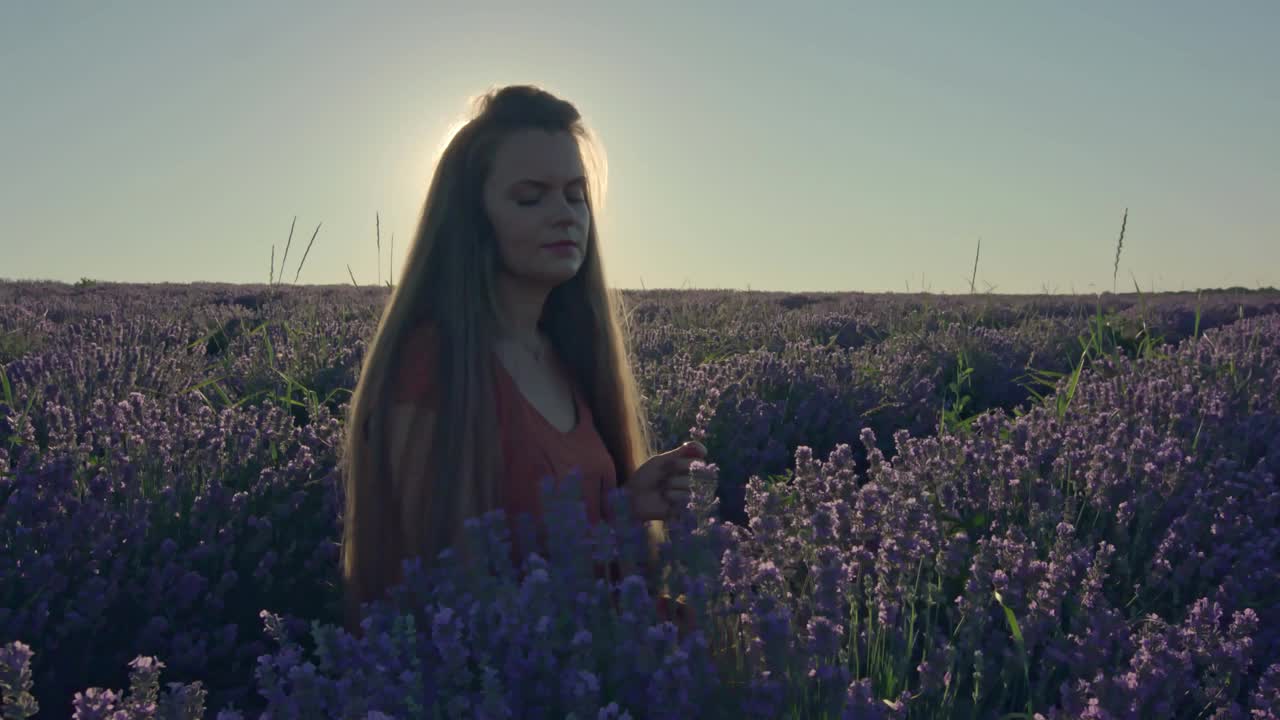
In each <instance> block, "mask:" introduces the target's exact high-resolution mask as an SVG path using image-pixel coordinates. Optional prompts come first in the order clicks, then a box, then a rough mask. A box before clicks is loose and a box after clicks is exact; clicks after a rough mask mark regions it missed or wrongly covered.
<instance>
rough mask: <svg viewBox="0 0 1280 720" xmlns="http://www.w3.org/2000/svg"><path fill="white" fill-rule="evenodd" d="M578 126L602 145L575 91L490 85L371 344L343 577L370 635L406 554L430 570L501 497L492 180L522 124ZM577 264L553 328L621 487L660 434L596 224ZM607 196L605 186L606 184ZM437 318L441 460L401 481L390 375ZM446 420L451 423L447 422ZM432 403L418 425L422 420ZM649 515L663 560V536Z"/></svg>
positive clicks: (452, 148) (436, 444)
mask: <svg viewBox="0 0 1280 720" xmlns="http://www.w3.org/2000/svg"><path fill="white" fill-rule="evenodd" d="M527 129H542V130H546V131H548V132H560V131H564V132H569V133H571V134H572V135H573V136H574V137H575V138H576V139H577V141H578V146H579V148H580V150H582V151H583V153H584V155H586V154H590V156H591V158H592V159H595V158H597V157H599V156H598V155H596V154H595V153H594V151H596V150H598V148H595V147H593V145H594V144H595V142H594V137H593V135H592V133H591V132H590V131H589V130H588V129H587V128H586V127H585V126H584V125H583V123H582V119H581V116H580V115H579V113H578V110H577V109H576V108H575V107H574V106H573V105H572V104H571V103H569V102H567V101H565V100H561V99H559V98H557V97H555V96H554V95H552V94H550V93H548V92H546V91H544V90H542V89H540V88H537V87H534V86H529V85H515V86H507V87H503V88H500V89H497V90H491V91H490V92H488V93H486V94H484V95H482V96H480V97H479V98H478V100H476V101H475V105H474V110H473V116H472V117H471V118H470V119H469V120H468V121H467V122H466V123H465V124H463V125H462V126H461V128H459V129H458V131H457V132H456V133H455V134H454V135H453V137H452V138H451V139H450V140H449V143H448V144H447V145H446V146H445V148H444V150H443V152H442V153H441V155H440V157H439V160H438V163H437V165H436V168H435V172H434V174H433V176H432V178H431V184H430V187H429V189H428V191H427V197H426V201H425V203H424V205H423V209H422V215H421V220H420V221H419V223H418V228H417V231H416V233H415V234H414V238H413V242H412V245H411V247H410V249H409V255H408V258H407V260H406V262H405V264H404V268H403V271H402V273H401V275H400V277H399V282H398V284H397V285H396V286H395V288H394V290H393V291H392V293H391V297H390V301H389V302H388V303H387V305H386V307H385V308H384V310H383V313H382V317H381V320H380V321H379V324H378V328H377V331H376V333H375V334H374V337H373V340H372V342H371V343H370V345H369V346H368V349H367V351H366V354H365V356H364V359H363V365H362V368H361V371H360V378H359V381H358V383H357V385H356V389H355V392H354V394H353V395H352V397H351V400H350V404H349V406H348V411H347V419H346V423H347V424H346V434H345V439H344V445H343V453H342V458H341V465H340V470H341V472H342V475H343V488H344V491H345V508H344V515H343V530H342V552H341V558H342V559H341V563H342V580H343V589H344V600H345V613H346V625H347V629H348V630H349V631H351V632H353V633H357V634H359V633H360V630H359V626H358V623H359V619H360V605H361V604H362V603H366V602H370V601H373V600H377V599H386V595H385V593H386V591H387V590H388V589H389V588H390V587H392V586H394V585H396V584H398V583H400V582H401V581H402V577H401V566H400V564H401V562H402V561H403V560H404V559H406V558H408V557H412V556H418V557H420V558H421V560H422V563H423V566H424V568H429V567H431V566H432V565H433V564H434V562H435V561H436V559H437V555H438V554H439V552H440V551H441V550H443V549H444V548H445V547H448V546H457V545H458V541H459V540H460V539H461V537H462V527H463V521H464V520H465V519H466V518H470V517H475V516H478V515H480V514H482V513H484V512H487V511H489V510H492V509H496V508H497V507H499V506H500V503H501V498H500V497H499V493H498V488H499V480H500V479H499V477H498V472H499V469H500V468H501V467H502V465H501V460H500V454H501V447H500V445H499V443H498V442H497V439H498V438H497V430H498V424H497V416H496V411H495V406H494V399H495V398H494V392H495V389H494V387H493V383H492V374H491V369H492V359H491V355H490V353H489V351H488V350H489V342H490V339H491V338H492V337H493V335H494V333H495V332H496V329H497V322H498V304H497V295H496V288H495V276H496V271H497V267H498V256H497V246H496V238H495V236H494V230H493V227H492V225H491V224H490V222H489V219H488V216H487V215H486V213H485V211H484V205H483V199H482V198H483V187H484V183H485V180H486V178H487V177H488V174H489V173H490V172H491V171H492V168H493V162H494V156H495V152H496V150H497V148H498V146H499V144H500V143H501V142H502V141H503V139H505V138H506V137H507V136H508V135H510V134H511V133H513V132H516V131H520V130H527ZM587 176H588V183H589V185H591V186H592V187H590V188H589V190H588V193H587V196H588V203H589V205H588V207H589V208H591V209H592V211H593V212H592V215H593V221H592V222H591V224H590V227H589V231H588V245H587V251H586V255H585V258H584V260H583V264H582V266H581V268H580V269H579V271H578V273H577V275H575V276H574V277H573V278H572V279H571V280H569V281H567V282H565V283H563V284H562V285H560V286H558V287H556V288H555V289H554V290H553V291H552V292H551V294H550V296H549V297H548V298H547V301H546V305H545V307H544V312H543V316H542V322H541V324H542V327H543V328H544V330H545V331H546V333H547V335H548V336H549V337H550V340H551V342H552V344H553V346H554V347H555V349H556V352H557V353H558V354H559V355H560V357H561V358H563V359H564V362H565V364H566V365H567V366H568V368H569V370H570V372H571V373H572V374H573V375H574V380H575V381H576V382H577V383H578V384H579V387H581V388H582V389H583V392H584V395H585V400H586V401H587V402H588V403H589V406H590V408H591V413H592V415H593V417H594V418H595V422H596V428H597V430H598V431H599V433H600V436H601V437H602V439H603V440H604V444H605V446H606V447H607V448H608V450H609V452H610V454H611V455H612V457H613V460H614V463H615V465H616V471H617V478H618V484H619V486H622V485H625V483H626V481H627V479H628V478H629V477H630V476H631V474H632V473H633V472H634V471H635V469H636V467H637V466H638V465H639V464H640V463H641V462H643V461H644V460H645V459H647V458H648V457H649V456H650V455H651V454H652V453H653V449H652V438H651V435H650V433H649V428H648V423H647V421H646V418H645V413H644V410H643V407H642V403H641V397H640V394H639V391H638V389H637V386H636V382H635V378H634V375H633V373H632V366H631V359H630V347H629V344H628V333H627V329H626V327H625V324H626V314H625V312H624V307H623V299H622V296H621V293H620V292H618V291H616V290H610V289H608V288H607V287H606V285H605V272H604V264H603V262H602V259H601V256H600V243H599V239H598V233H597V229H596V225H597V223H596V222H595V221H594V215H595V212H594V211H595V208H596V205H595V204H594V202H595V201H594V199H593V195H594V192H595V191H594V186H595V184H596V181H601V182H600V187H601V188H602V187H603V182H602V181H603V177H600V178H597V177H596V176H595V173H594V172H592V171H590V170H589V171H588V173H587ZM600 192H601V194H602V193H603V191H602V190H601V191H600ZM424 322H428V323H430V324H431V326H432V327H433V328H434V330H435V337H436V338H437V340H438V343H437V345H436V346H435V347H433V348H432V350H433V351H434V352H436V353H437V357H438V363H437V368H436V372H437V375H436V377H435V378H434V380H435V386H436V387H437V388H439V393H438V397H437V398H436V400H437V402H436V404H435V407H434V408H433V409H434V411H435V412H436V413H437V417H438V418H442V420H441V421H439V422H436V423H435V429H434V432H433V436H432V444H431V448H432V453H431V457H430V458H428V459H427V460H426V461H425V466H424V467H420V468H411V469H409V470H407V471H406V472H405V473H404V474H403V475H402V477H405V478H407V480H406V481H405V483H404V486H403V487H394V486H393V483H392V479H391V476H390V464H389V461H388V451H389V450H388V447H387V432H386V423H387V416H388V410H389V409H390V404H391V399H392V395H393V393H394V391H395V388H394V387H392V382H391V381H390V380H391V378H392V377H393V373H394V372H395V370H396V368H397V367H398V363H399V362H400V361H401V352H402V349H403V348H404V347H405V344H406V343H407V342H408V340H409V336H410V334H411V332H413V331H414V329H415V328H417V327H419V326H420V325H421V324H422V323H424ZM446 418H447V420H445V419H446ZM422 419H423V413H419V414H418V418H417V420H416V421H415V422H414V423H412V425H413V426H417V425H419V421H421V420H422ZM664 532H665V528H664V527H663V525H662V523H660V522H654V523H650V525H649V528H648V538H649V542H650V557H651V558H652V557H654V548H655V543H657V542H659V541H660V540H661V538H662V537H663V536H664Z"/></svg>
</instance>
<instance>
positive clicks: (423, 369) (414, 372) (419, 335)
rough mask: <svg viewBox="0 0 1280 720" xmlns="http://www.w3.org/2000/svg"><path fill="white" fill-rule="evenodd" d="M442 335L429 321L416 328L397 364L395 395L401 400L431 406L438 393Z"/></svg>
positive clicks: (400, 350)
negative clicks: (437, 378) (438, 367)
mask: <svg viewBox="0 0 1280 720" xmlns="http://www.w3.org/2000/svg"><path fill="white" fill-rule="evenodd" d="M439 353H440V333H439V331H438V330H437V329H436V327H435V326H434V325H433V324H431V323H429V322H421V323H418V324H416V325H414V326H412V327H411V328H410V329H409V331H408V332H407V334H406V335H405V337H404V339H403V341H402V342H401V343H400V347H399V348H398V349H397V352H396V358H395V361H394V363H393V370H392V382H393V383H394V386H395V390H394V393H393V394H394V395H395V397H396V398H398V399H399V400H401V401H407V402H413V403H429V402H431V401H432V400H433V399H434V395H435V391H436V382H437V381H436V373H437V369H436V368H437V366H438V357H439Z"/></svg>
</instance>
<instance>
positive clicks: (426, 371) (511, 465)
mask: <svg viewBox="0 0 1280 720" xmlns="http://www.w3.org/2000/svg"><path fill="white" fill-rule="evenodd" d="M437 340H438V336H437V334H436V333H435V331H434V328H431V327H430V326H422V327H419V328H417V329H416V330H415V331H414V332H413V333H412V335H411V337H410V339H409V340H408V342H407V343H406V348H405V352H404V355H403V356H402V357H401V362H400V363H399V367H398V371H397V372H396V390H395V394H396V396H397V398H399V399H401V400H402V401H409V402H413V403H417V404H422V405H426V406H429V405H432V404H434V402H435V387H434V385H435V348H436V347H437ZM557 362H558V359H557ZM560 367H561V369H562V371H564V372H565V375H566V376H568V377H569V378H570V383H571V385H572V390H573V400H574V405H575V406H576V407H577V417H578V422H577V424H576V425H575V426H574V427H573V429H571V430H569V431H568V432H562V431H560V430H559V429H558V428H556V427H555V426H554V425H552V424H551V422H550V421H548V420H547V419H546V417H544V416H543V415H542V413H541V412H540V411H539V410H538V409H537V408H536V407H534V406H533V405H532V404H531V403H530V402H529V401H528V399H527V398H525V396H524V393H523V392H521V391H520V388H519V386H518V385H516V382H515V380H514V379H513V378H512V377H511V375H510V374H509V373H508V372H507V370H506V368H505V367H504V366H503V365H502V363H501V362H500V361H499V359H498V357H497V355H496V354H494V356H493V383H494V389H495V393H494V395H495V401H496V404H497V416H498V434H499V438H500V442H501V443H502V457H503V468H502V470H503V472H502V485H501V491H500V492H501V497H502V503H503V505H502V506H503V510H504V511H505V513H506V517H507V523H508V527H509V529H510V531H511V537H512V548H511V561H512V564H513V565H515V567H516V568H517V569H518V568H519V567H520V563H521V560H523V557H524V553H523V552H522V548H518V547H516V544H517V543H516V540H515V530H516V517H517V516H518V515H519V514H520V513H528V514H529V515H530V516H531V517H532V518H533V519H534V521H535V524H537V520H538V519H539V518H541V517H542V512H543V509H542V501H541V497H540V496H539V486H540V483H541V481H542V479H543V478H544V477H546V476H548V475H550V476H553V477H555V478H556V480H557V482H560V481H561V480H562V479H563V478H564V477H565V476H567V475H568V474H569V473H570V472H571V471H572V470H574V469H578V470H580V471H581V473H582V485H581V488H582V500H583V503H584V505H585V510H586V516H587V523H588V524H589V525H595V524H596V523H598V522H600V520H601V519H602V518H604V519H612V518H613V512H612V510H611V509H610V508H609V507H608V496H609V492H610V491H611V490H613V489H615V488H616V487H617V486H618V484H617V472H616V470H615V468H614V464H613V457H612V455H611V454H610V453H609V449H608V448H607V447H606V446H605V444H604V440H603V439H602V438H601V437H600V433H599V432H598V431H597V430H596V424H595V418H594V416H593V415H592V413H591V407H590V405H589V404H588V403H587V402H586V401H585V397H584V395H583V393H582V391H581V387H580V385H579V384H578V382H577V380H576V378H573V376H572V373H569V372H567V370H566V369H565V368H564V366H563V365H562V364H561V365H560ZM515 438H519V440H518V441H514V442H513V439H515ZM538 541H539V544H540V545H542V546H543V547H544V548H545V542H546V537H545V531H543V530H541V529H539V538H538ZM544 557H545V553H544ZM595 565H596V567H595V576H596V577H597V578H604V577H606V573H608V572H610V571H612V574H613V577H614V579H615V581H616V580H617V579H619V577H620V576H619V571H618V566H617V563H616V562H614V563H610V564H609V566H608V567H605V566H602V565H600V564H599V563H596V564H595ZM614 603H615V607H616V604H617V596H616V594H615V596H614ZM655 606H656V608H657V611H658V616H659V618H661V619H662V620H673V622H676V623H677V624H678V625H679V626H680V628H681V636H683V635H684V634H685V633H686V632H688V631H690V630H692V629H693V628H694V627H696V624H695V623H693V618H692V615H691V612H690V611H689V610H688V608H687V607H686V606H684V605H683V604H678V605H677V611H676V616H677V617H676V618H672V617H671V612H670V607H669V601H668V598H667V597H665V596H660V597H658V598H656V599H655Z"/></svg>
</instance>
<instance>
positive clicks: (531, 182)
mask: <svg viewBox="0 0 1280 720" xmlns="http://www.w3.org/2000/svg"><path fill="white" fill-rule="evenodd" d="M586 182H587V179H586V178H585V177H583V176H582V175H579V176H578V177H576V178H573V179H572V180H570V181H569V182H568V183H567V184H569V185H573V184H574V183H582V184H584V185H585V184H586ZM516 185H533V186H535V187H539V188H543V189H546V188H549V187H551V183H548V182H546V181H543V180H538V179H536V178H522V179H520V180H517V181H515V182H514V183H512V186H513V187H514V186H516Z"/></svg>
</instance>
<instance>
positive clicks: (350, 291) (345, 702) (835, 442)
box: [0, 282, 1280, 720]
mask: <svg viewBox="0 0 1280 720" xmlns="http://www.w3.org/2000/svg"><path fill="white" fill-rule="evenodd" d="M388 292H389V291H388V290H387V289H386V288H357V287H350V286H348V287H311V288H301V287H279V286H271V287H269V286H229V285H154V286H142V285H109V284H104V285H88V284H86V285H85V286H82V287H73V286H69V285H65V284H58V283H38V282H18V283H5V284H0V518H2V522H0V691H2V693H3V697H2V698H0V705H2V707H3V710H0V717H3V718H4V719H5V720H10V719H12V718H26V717H32V716H35V717H38V718H62V717H75V718H83V719H88V718H111V719H112V720H118V719H121V718H144V717H145V718H192V717H200V718H203V717H208V718H221V719H223V720H229V719H230V718H250V717H253V718H257V717H271V718H328V717H334V718H339V717H340V718H524V717H528V718H566V717H573V718H577V719H578V720H585V719H586V718H623V717H631V718H636V719H637V720H638V719H639V718H695V717H696V718H719V717H725V718H738V717H750V718H783V717H785V718H877V717H883V718H951V717H956V718H992V717H1025V718H1032V717H1041V718H1055V719H1056V718H1165V717H1170V718H1173V717H1176V718H1202V717H1203V718H1280V480H1278V478H1280V294H1277V293H1267V292H1247V291H1238V292H1215V293H1204V294H1202V295H1196V294H1177V295H1169V294H1162V295H1155V296H1143V295H1139V294H1126V295H1110V294H1106V295H1103V296H1101V297H1098V296H1087V297H1062V296H1048V295H1042V296H1023V297H1013V296H990V295H971V296H939V295H870V294H856V293H847V294H807V295H794V294H785V293H761V292H729V291H725V292H718V291H644V292H639V291H637V292H631V291H628V292H627V293H625V295H626V300H627V303H628V307H630V308H631V309H632V311H633V313H632V317H631V323H632V327H631V340H632V344H633V350H634V353H635V355H636V359H637V372H638V375H639V380H640V384H641V388H642V390H643V392H644V393H645V395H646V398H647V402H648V409H649V412H650V415H651V421H652V425H653V430H654V432H655V437H656V439H657V444H658V445H659V449H666V448H669V447H673V446H675V445H676V444H678V443H679V442H681V441H683V440H685V439H688V438H690V437H695V438H698V439H701V440H702V441H703V442H704V444H705V445H706V446H707V448H708V451H709V453H708V454H709V457H708V461H709V462H710V463H712V465H711V466H710V469H711V471H712V472H713V474H714V475H715V477H716V478H717V482H716V485H715V487H706V488H700V489H698V492H696V493H695V497H694V500H693V502H692V503H691V505H690V507H689V509H688V511H687V512H686V513H685V514H684V516H683V518H682V521H681V522H679V523H676V524H674V525H673V526H672V527H671V528H670V537H671V542H670V544H669V546H668V547H664V554H663V558H662V567H663V570H664V573H665V575H664V576H665V579H666V582H667V584H668V586H669V588H670V590H671V592H672V594H673V595H684V596H685V598H686V599H687V602H688V604H689V606H690V607H691V608H693V609H694V610H695V614H696V617H697V618H698V620H697V629H696V631H694V632H690V633H684V632H679V631H678V628H677V627H676V626H674V625H672V624H671V623H667V622H659V620H658V618H657V616H656V615H655V611H654V607H653V603H652V602H651V598H650V597H649V595H648V590H647V588H646V586H645V583H644V581H643V580H642V579H641V578H639V577H628V578H626V579H625V580H624V581H623V582H622V583H621V584H620V586H619V587H618V588H616V590H617V591H618V596H619V597H620V599H621V603H620V607H621V610H620V612H614V611H613V609H612V606H611V605H610V594H611V592H612V591H613V590H614V588H610V587H609V586H607V585H606V584H605V583H604V582H603V581H601V582H599V583H597V582H596V581H595V580H594V578H593V577H592V576H591V573H590V570H589V567H588V562H589V558H591V557H595V558H606V559H607V558H609V557H616V556H618V555H621V556H624V557H633V558H635V557H638V553H640V552H641V550H640V546H639V543H640V538H639V537H638V535H637V533H636V532H634V531H633V529H632V528H630V527H629V526H627V525H626V517H625V512H624V511H625V491H619V492H618V493H616V494H615V495H614V496H613V497H612V498H611V499H610V500H611V502H614V503H616V505H615V507H617V508H618V509H619V514H620V516H621V519H620V521H619V523H618V525H616V526H608V525H606V526H600V527H598V528H596V530H595V531H594V532H586V531H585V530H584V523H583V518H584V517H585V515H584V514H583V511H582V506H581V504H580V503H577V502H575V496H574V495H573V494H572V490H573V485H572V483H571V482H570V483H566V484H562V485H560V486H557V487H552V486H546V487H545V488H544V492H547V493H549V494H548V495H547V499H548V503H549V504H548V507H549V508H550V509H551V512H550V515H549V518H548V529H549V531H550V532H551V534H552V538H554V544H553V545H552V547H553V550H552V553H551V555H552V556H551V557H547V558H543V557H539V556H536V555H533V556H530V557H529V558H527V559H526V561H525V564H524V566H523V567H522V568H512V567H510V565H509V562H507V561H504V558H505V557H506V554H507V553H506V551H505V550H504V549H502V547H501V546H502V544H503V543H504V542H510V538H507V537H506V536H505V535H504V531H505V523H504V522H502V518H501V514H500V513H498V512H495V513H491V514H490V515H487V516H485V517H484V518H476V519H474V522H472V523H470V529H471V533H472V534H471V539H472V541H473V543H474V547H476V548H480V549H481V550H482V552H481V553H480V555H479V561H480V562H483V563H484V564H483V565H464V564H461V563H459V562H457V561H456V557H455V556H453V555H452V554H451V553H450V554H448V556H447V562H446V563H445V565H444V567H443V568H442V569H440V570H435V571H432V572H430V573H425V574H424V573H422V572H411V573H410V574H409V579H408V582H407V583H406V586H405V587H404V588H402V589H401V591H400V592H401V593H402V597H404V598H407V599H410V600H411V601H412V602H413V603H414V607H419V608H421V611H420V612H418V613H415V614H414V615H409V616H404V617H397V616H396V615H394V614H393V613H391V612H390V611H389V610H388V609H387V608H384V607H378V608H374V611H373V612H372V613H371V615H370V617H369V619H368V620H367V626H366V628H367V629H366V633H365V638H364V639H362V640H360V641H356V640H353V639H352V638H351V637H350V636H348V635H347V634H346V633H344V632H342V630H341V629H340V628H341V588H340V584H339V576H338V547H339V546H338V540H339V538H340V537H341V528H342V524H341V523H342V518H341V512H340V508H341V507H342V494H341V478H340V476H339V475H338V473H337V472H336V470H335V467H336V465H337V461H338V459H339V457H338V454H337V453H338V447H339V446H340V438H341V437H342V433H343V432H344V427H343V417H344V414H345V403H346V399H347V396H348V394H349V391H350V390H351V389H352V387H353V386H354V384H355V381H356V378H357V371H358V368H359V365H360V362H361V358H362V355H363V352H364V348H365V344H366V341H367V339H369V338H371V337H372V335H373V332H374V329H375V327H376V323H377V321H378V318H379V316H380V313H381V309H382V304H383V303H384V302H385V300H386V298H387V296H388ZM521 529H522V530H523V531H528V530H529V529H530V528H529V527H528V526H527V525H525V526H522V528H521ZM414 569H415V568H414V567H410V570H411V571H413V570H414ZM37 706H38V711H37Z"/></svg>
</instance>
